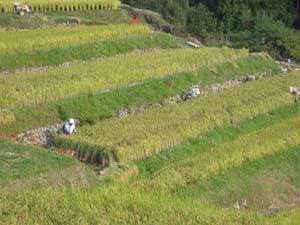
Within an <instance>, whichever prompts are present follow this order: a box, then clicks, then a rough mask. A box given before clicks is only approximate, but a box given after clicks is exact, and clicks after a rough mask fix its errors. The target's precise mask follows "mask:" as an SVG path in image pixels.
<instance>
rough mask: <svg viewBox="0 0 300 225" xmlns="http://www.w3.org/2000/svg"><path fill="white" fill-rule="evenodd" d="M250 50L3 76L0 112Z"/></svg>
mask: <svg viewBox="0 0 300 225" xmlns="http://www.w3.org/2000/svg"><path fill="white" fill-rule="evenodd" d="M248 55H249V53H248V51H247V50H234V49H229V48H221V49H219V48H203V49H199V50H194V49H178V50H163V51H159V52H148V53H144V54H140V53H132V54H126V55H121V56H117V57H112V58H106V59H102V60H97V61H89V62H81V63H77V64H75V65H71V66H61V67H57V68H51V69H49V70H47V71H43V72H38V73H18V74H15V75H13V76H0V89H1V92H0V109H8V108H15V107H22V106H28V105H36V104H42V103H47V102H50V101H55V100H59V99H65V98H70V97H74V96H78V95H80V94H87V93H95V92H97V91H101V90H102V91H104V90H107V89H115V88H119V87H121V86H126V85H133V84H135V83H139V82H143V81H145V80H147V79H150V78H159V77H165V76H167V75H168V74H173V73H177V72H183V71H195V70H197V69H199V68H203V67H208V66H213V65H216V64H219V63H223V62H229V61H232V60H236V59H238V58H241V57H245V56H248Z"/></svg>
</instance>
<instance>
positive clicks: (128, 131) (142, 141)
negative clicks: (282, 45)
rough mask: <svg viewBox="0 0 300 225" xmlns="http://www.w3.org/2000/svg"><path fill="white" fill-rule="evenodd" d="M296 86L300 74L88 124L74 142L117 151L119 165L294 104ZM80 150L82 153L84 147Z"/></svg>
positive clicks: (261, 81)
mask: <svg viewBox="0 0 300 225" xmlns="http://www.w3.org/2000/svg"><path fill="white" fill-rule="evenodd" d="M293 85H296V86H297V85H300V76H299V73H298V74H297V73H294V74H290V75H287V76H285V77H274V78H264V79H261V80H259V81H257V82H253V83H248V84H246V85H243V86H240V87H238V88H236V89H230V90H227V91H224V92H223V93H222V94H220V95H216V96H206V97H202V98H199V99H196V100H194V101H191V102H187V103H182V104H176V105H169V106H166V107H162V108H159V109H153V110H150V111H148V112H146V113H144V114H139V115H133V116H129V117H127V118H124V119H122V120H118V119H110V120H106V121H103V122H99V123H97V124H96V125H91V126H85V127H82V128H81V129H80V132H79V133H78V134H77V135H75V136H72V137H70V138H69V139H70V140H73V141H74V142H75V143H82V142H83V143H91V144H93V145H99V146H101V147H102V148H103V147H105V148H108V149H112V150H113V151H114V154H115V155H116V156H117V160H119V161H123V162H127V161H130V160H135V159H140V158H145V157H147V156H150V155H152V154H154V153H157V152H160V151H162V150H163V149H166V148H168V147H170V146H174V145H176V144H180V143H182V142H184V141H187V140H188V139H189V138H193V137H197V136H199V135H203V134H204V133H206V132H208V131H210V130H212V129H214V128H216V127H220V126H223V125H224V124H228V123H231V124H234V125H238V124H239V123H240V122H242V121H243V120H246V119H249V118H252V117H254V116H256V115H258V114H262V113H267V112H270V111H273V110H275V109H277V108H279V107H281V106H284V105H291V104H293V103H294V97H293V96H292V95H291V94H290V93H289V87H290V86H293ZM76 146H77V148H78V147H79V149H80V144H79V145H76Z"/></svg>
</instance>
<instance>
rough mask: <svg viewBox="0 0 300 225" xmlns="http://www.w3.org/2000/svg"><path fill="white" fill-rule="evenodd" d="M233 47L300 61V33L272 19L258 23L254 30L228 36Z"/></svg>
mask: <svg viewBox="0 0 300 225" xmlns="http://www.w3.org/2000/svg"><path fill="white" fill-rule="evenodd" d="M227 37H228V39H229V40H230V41H231V45H232V46H233V47H247V48H249V49H250V50H251V51H256V52H258V51H266V52H268V53H270V54H271V55H272V56H273V57H275V58H277V59H281V60H282V59H287V58H292V59H294V60H296V61H298V62H299V61H300V32H299V31H297V30H293V29H290V28H288V27H286V26H284V24H283V23H281V22H274V21H272V20H270V19H266V20H263V21H261V22H259V23H257V24H256V25H255V26H254V27H253V28H252V29H250V30H247V31H242V32H238V33H231V34H228V35H227Z"/></svg>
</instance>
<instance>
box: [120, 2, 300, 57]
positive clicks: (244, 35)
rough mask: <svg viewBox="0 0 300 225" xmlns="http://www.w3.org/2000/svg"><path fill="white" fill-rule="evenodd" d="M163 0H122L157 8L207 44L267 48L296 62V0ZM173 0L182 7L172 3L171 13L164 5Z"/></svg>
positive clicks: (299, 18) (299, 9) (299, 54)
mask: <svg viewBox="0 0 300 225" xmlns="http://www.w3.org/2000/svg"><path fill="white" fill-rule="evenodd" d="M165 2H167V3H169V2H170V1H167V0H165V1H154V2H153V1H148V0H147V1H146V0H139V1H133V0H132V1H130V0H128V1H125V3H129V4H131V5H133V6H137V7H145V8H149V9H153V10H156V11H158V12H160V13H162V14H163V15H164V17H165V19H167V20H168V21H170V22H171V23H175V22H174V21H176V22H177V24H178V22H179V23H180V28H181V29H182V30H185V31H187V32H189V33H191V34H193V35H195V36H197V37H199V38H201V40H202V41H203V42H204V43H205V44H207V45H217V46H218V45H224V44H228V41H229V42H231V44H232V45H233V46H236V47H247V48H250V50H252V51H266V52H268V53H270V54H271V55H272V56H274V57H276V59H280V60H283V59H287V58H289V57H291V58H292V59H294V60H296V61H298V62H299V57H300V51H299V46H300V41H299V38H300V37H299V36H300V35H299V32H298V31H295V30H294V29H293V28H297V29H299V27H300V25H299V24H300V22H299V21H300V3H299V0H282V1H277V0H269V1H261V0H251V1H248V0H235V1H232V0H189V6H188V7H182V4H183V3H182V0H177V1H176V0H172V1H171V4H164V3H165ZM175 2H176V3H175ZM176 4H177V5H178V6H181V7H174V10H177V11H175V12H174V13H172V15H171V16H170V15H169V14H170V13H169V11H170V10H169V9H167V7H168V6H169V5H172V6H173V5H176ZM183 5H186V4H183ZM184 15H185V18H186V19H183V18H184Z"/></svg>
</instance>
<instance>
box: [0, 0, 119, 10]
mask: <svg viewBox="0 0 300 225" xmlns="http://www.w3.org/2000/svg"><path fill="white" fill-rule="evenodd" d="M18 2H19V3H21V4H27V5H28V6H29V7H30V8H31V10H32V11H35V12H45V11H75V10H111V9H117V8H118V7H119V6H120V5H121V3H120V1H118V0H20V1H18ZM13 3H14V2H13V1H10V0H2V1H1V2H0V10H1V12H12V11H13Z"/></svg>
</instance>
